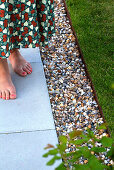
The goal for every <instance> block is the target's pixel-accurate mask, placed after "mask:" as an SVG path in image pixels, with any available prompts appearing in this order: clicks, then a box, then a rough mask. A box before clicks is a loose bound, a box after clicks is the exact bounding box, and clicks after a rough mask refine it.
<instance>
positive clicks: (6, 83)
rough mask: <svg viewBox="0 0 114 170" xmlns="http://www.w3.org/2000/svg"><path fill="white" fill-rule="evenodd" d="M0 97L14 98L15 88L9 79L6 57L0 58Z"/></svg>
mask: <svg viewBox="0 0 114 170" xmlns="http://www.w3.org/2000/svg"><path fill="white" fill-rule="evenodd" d="M0 98H2V99H6V100H9V99H15V98H16V89H15V86H14V84H13V82H12V80H11V75H10V72H9V67H8V63H7V59H1V60H0Z"/></svg>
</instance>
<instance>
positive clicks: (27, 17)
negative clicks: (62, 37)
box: [0, 0, 55, 59]
mask: <svg viewBox="0 0 114 170" xmlns="http://www.w3.org/2000/svg"><path fill="white" fill-rule="evenodd" d="M53 34H54V35H55V16H54V0H0V59H2V58H8V57H9V55H10V52H11V51H12V50H13V49H14V48H17V49H19V48H20V46H21V47H23V48H29V47H30V48H35V47H39V46H43V47H45V48H48V41H49V39H50V38H51V36H52V35H53Z"/></svg>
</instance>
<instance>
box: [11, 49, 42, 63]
mask: <svg viewBox="0 0 114 170" xmlns="http://www.w3.org/2000/svg"><path fill="white" fill-rule="evenodd" d="M19 51H20V53H21V55H22V56H23V57H24V58H25V60H27V61H28V62H40V63H41V56H40V49H39V47H36V48H20V49H19ZM8 63H9V60H8Z"/></svg>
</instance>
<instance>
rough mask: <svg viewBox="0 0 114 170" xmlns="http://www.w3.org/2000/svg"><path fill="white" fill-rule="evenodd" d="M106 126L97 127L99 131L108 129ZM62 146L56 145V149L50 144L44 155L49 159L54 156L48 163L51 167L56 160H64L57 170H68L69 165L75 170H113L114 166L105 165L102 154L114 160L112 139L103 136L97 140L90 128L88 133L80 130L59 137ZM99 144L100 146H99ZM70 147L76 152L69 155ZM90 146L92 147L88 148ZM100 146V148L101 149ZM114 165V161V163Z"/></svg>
mask: <svg viewBox="0 0 114 170" xmlns="http://www.w3.org/2000/svg"><path fill="white" fill-rule="evenodd" d="M105 125H106V124H105V123H104V124H102V125H101V126H99V127H97V130H98V131H99V130H101V129H106V126H105ZM59 141H60V144H56V146H57V147H56V148H55V147H54V146H53V145H51V144H48V145H47V146H46V147H45V148H44V149H51V150H49V151H48V152H47V153H45V154H44V155H43V157H48V156H49V155H53V158H52V159H51V160H50V161H48V162H47V163H46V165H48V166H51V165H53V164H54V163H55V161H56V160H59V159H63V162H62V163H61V164H60V165H59V166H58V167H57V168H56V169H55V170H66V169H67V170H68V169H69V164H70V165H71V167H72V169H73V170H104V169H105V170H106V169H107V170H108V169H113V167H112V165H110V166H107V165H105V164H103V160H102V159H101V158H100V154H101V153H104V155H105V157H109V158H110V159H112V160H113V158H114V147H113V141H112V138H110V137H106V136H103V137H102V138H100V139H99V138H97V137H96V136H95V135H94V133H93V132H92V131H91V130H90V129H89V128H88V129H87V130H86V133H85V132H84V131H80V130H74V131H72V132H70V133H68V137H66V136H64V135H61V136H59ZM98 144H99V145H98ZM68 145H74V146H75V148H76V150H75V151H73V152H69V153H67V152H66V150H67V149H68V148H67V146H68ZM88 145H90V146H91V147H90V148H88ZM99 146H100V147H99ZM81 157H82V158H84V163H83V164H82V163H80V158H81ZM112 163H113V161H112Z"/></svg>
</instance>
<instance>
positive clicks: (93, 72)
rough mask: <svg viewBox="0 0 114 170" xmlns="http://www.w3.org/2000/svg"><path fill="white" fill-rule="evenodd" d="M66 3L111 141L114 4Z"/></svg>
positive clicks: (72, 0) (78, 0) (98, 0)
mask: <svg viewBox="0 0 114 170" xmlns="http://www.w3.org/2000/svg"><path fill="white" fill-rule="evenodd" d="M66 4H67V7H68V10H69V13H70V16H71V20H72V24H73V27H74V29H75V32H76V34H77V37H78V40H79V44H80V47H81V49H82V52H83V55H84V59H85V62H86V64H87V68H88V71H89V73H90V76H91V78H92V82H93V84H94V87H95V90H96V93H97V97H98V101H99V104H100V106H101V108H102V111H103V114H104V117H105V120H106V122H107V123H108V126H109V130H110V132H111V136H112V137H113V138H114V133H113V131H114V123H113V122H114V110H113V96H114V95H113V94H114V88H113V89H112V83H114V81H113V45H114V44H113V26H114V23H113V11H114V9H113V6H114V3H113V1H112V0H108V1H107V0H66Z"/></svg>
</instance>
